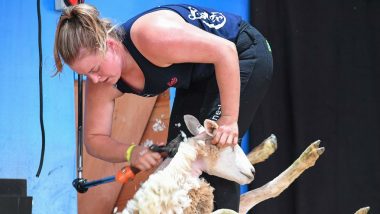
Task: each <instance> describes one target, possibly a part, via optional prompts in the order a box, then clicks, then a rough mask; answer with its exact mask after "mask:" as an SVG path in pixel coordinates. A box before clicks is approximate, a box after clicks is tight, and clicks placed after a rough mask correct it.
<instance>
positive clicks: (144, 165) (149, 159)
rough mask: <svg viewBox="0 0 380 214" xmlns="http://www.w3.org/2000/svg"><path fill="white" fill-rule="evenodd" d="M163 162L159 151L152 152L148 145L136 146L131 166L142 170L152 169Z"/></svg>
mask: <svg viewBox="0 0 380 214" xmlns="http://www.w3.org/2000/svg"><path fill="white" fill-rule="evenodd" d="M161 162H162V157H161V155H160V153H158V152H152V151H150V150H149V148H148V147H146V146H136V147H135V148H134V149H133V151H132V156H131V166H134V167H136V168H138V169H140V170H148V169H151V168H153V167H155V166H157V165H158V164H160V163H161Z"/></svg>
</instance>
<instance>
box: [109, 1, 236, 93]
mask: <svg viewBox="0 0 380 214" xmlns="http://www.w3.org/2000/svg"><path fill="white" fill-rule="evenodd" d="M157 10H172V11H174V12H176V13H178V14H179V15H180V16H181V17H182V18H183V19H184V20H186V21H187V22H188V23H190V24H193V25H195V26H197V27H199V28H201V29H203V30H205V31H207V32H209V33H212V34H215V35H217V36H221V37H223V38H225V39H228V40H230V41H232V42H234V43H236V39H237V38H236V37H237V35H238V32H239V26H240V23H241V20H242V19H241V17H240V16H237V15H233V14H230V13H224V12H223V13H222V12H215V10H212V9H208V8H202V7H197V6H192V5H184V4H181V5H165V6H160V7H156V8H153V9H151V10H148V11H145V12H143V13H141V14H139V15H137V16H135V17H133V18H131V19H130V20H128V21H127V22H125V23H124V24H123V25H121V26H120V28H121V30H122V31H123V32H124V34H123V38H122V42H123V44H124V46H125V47H126V48H127V49H128V51H129V52H130V54H131V56H132V57H133V59H134V60H135V61H136V62H137V64H138V66H139V67H140V69H141V71H142V72H143V74H144V77H145V84H144V89H143V91H142V92H140V93H139V92H137V91H135V90H133V89H132V88H131V87H130V86H129V85H128V84H126V83H125V82H124V81H123V80H122V79H121V78H120V79H119V80H118V82H117V83H116V88H117V89H118V90H120V91H121V92H123V93H133V94H136V95H140V96H145V97H149V96H155V95H158V94H160V93H162V92H164V91H165V90H166V89H168V88H169V87H176V88H185V89H186V88H188V87H189V85H190V84H191V83H192V82H197V81H199V80H204V79H206V78H209V77H210V76H212V75H213V73H214V65H213V64H205V63H177V64H172V65H171V66H169V67H158V66H156V65H154V64H152V63H151V62H150V61H148V60H147V59H146V58H145V57H144V56H143V55H142V54H141V53H140V52H139V51H138V50H137V48H136V46H135V45H134V44H133V42H132V39H131V35H130V31H131V27H132V25H133V23H134V22H135V21H136V20H137V19H138V18H139V17H141V16H143V15H145V14H147V13H150V12H153V11H157ZM157 36H159V35H157ZM153 39H154V38H153ZM195 48H196V47H195ZM158 51H159V50H158Z"/></svg>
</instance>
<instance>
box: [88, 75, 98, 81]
mask: <svg viewBox="0 0 380 214" xmlns="http://www.w3.org/2000/svg"><path fill="white" fill-rule="evenodd" d="M87 77H88V78H90V80H91V81H92V82H93V83H98V82H99V79H100V77H99V75H96V74H88V75H87Z"/></svg>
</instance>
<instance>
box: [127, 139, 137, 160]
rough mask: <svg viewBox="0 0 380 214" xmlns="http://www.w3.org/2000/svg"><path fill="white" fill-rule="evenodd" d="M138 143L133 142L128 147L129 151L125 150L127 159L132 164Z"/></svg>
mask: <svg viewBox="0 0 380 214" xmlns="http://www.w3.org/2000/svg"><path fill="white" fill-rule="evenodd" d="M135 147H136V145H135V144H132V145H130V146H129V147H128V149H127V151H126V152H125V160H127V162H128V163H129V164H130V163H131V157H132V152H133V150H134V149H135Z"/></svg>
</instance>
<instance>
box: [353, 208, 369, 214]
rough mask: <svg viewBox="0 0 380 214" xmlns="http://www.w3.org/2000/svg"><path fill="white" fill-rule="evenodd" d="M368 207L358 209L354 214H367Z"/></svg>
mask: <svg viewBox="0 0 380 214" xmlns="http://www.w3.org/2000/svg"><path fill="white" fill-rule="evenodd" d="M369 208H370V207H363V208H360V209H359V210H358V211H356V212H355V214H367V213H368V211H369Z"/></svg>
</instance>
